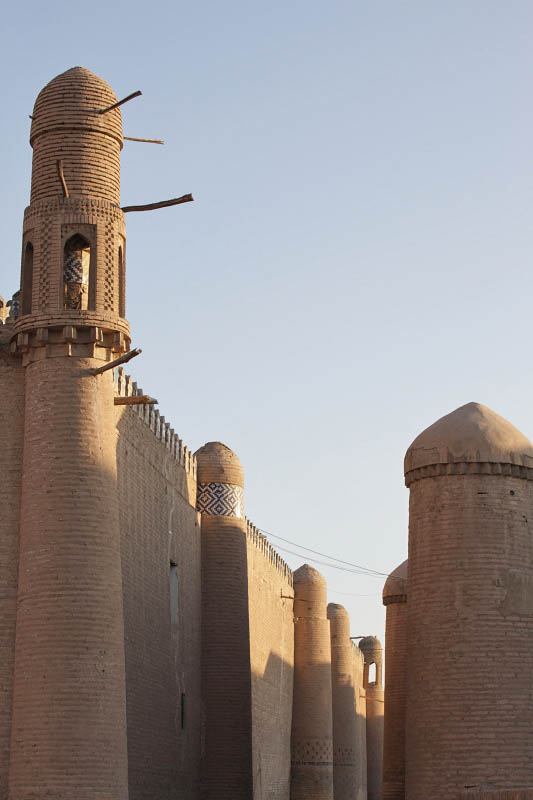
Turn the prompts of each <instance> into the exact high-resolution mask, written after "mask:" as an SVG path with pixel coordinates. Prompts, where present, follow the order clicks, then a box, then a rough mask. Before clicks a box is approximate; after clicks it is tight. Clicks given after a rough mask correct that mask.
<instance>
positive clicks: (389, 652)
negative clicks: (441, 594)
mask: <svg viewBox="0 0 533 800" xmlns="http://www.w3.org/2000/svg"><path fill="white" fill-rule="evenodd" d="M407 565H408V562H407V560H406V561H404V562H403V563H402V564H400V566H399V567H396V569H395V570H394V571H393V572H391V574H390V575H389V577H388V578H387V580H386V581H385V586H384V587H383V605H384V606H385V607H386V609H387V621H386V628H385V712H384V730H383V800H404V798H405V699H406V698H405V692H406V680H407Z"/></svg>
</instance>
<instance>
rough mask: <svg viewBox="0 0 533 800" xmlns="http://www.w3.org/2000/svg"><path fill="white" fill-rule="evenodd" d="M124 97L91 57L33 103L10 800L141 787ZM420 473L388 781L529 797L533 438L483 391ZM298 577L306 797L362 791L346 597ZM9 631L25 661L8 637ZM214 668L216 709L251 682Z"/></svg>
mask: <svg viewBox="0 0 533 800" xmlns="http://www.w3.org/2000/svg"><path fill="white" fill-rule="evenodd" d="M115 103H116V97H115V95H114V93H113V92H112V90H111V89H110V88H109V87H108V86H107V84H105V83H104V82H103V81H101V80H100V79H98V78H96V76H94V75H92V74H91V73H89V72H88V71H86V70H82V69H81V68H75V69H73V70H69V71H68V72H66V73H64V74H63V75H61V76H59V77H58V78H56V79H55V80H53V81H51V83H49V84H48V85H47V86H46V87H45V88H44V89H43V91H42V92H41V93H40V94H39V96H38V98H37V101H36V103H35V108H34V113H33V118H32V127H31V138H30V141H31V144H32V147H33V169H32V189H31V203H30V205H29V207H28V208H27V209H26V212H25V215H24V229H23V255H22V277H21V290H20V295H19V296H18V297H15V298H14V300H13V303H12V307H11V308H12V312H13V315H12V331H13V336H12V343H11V347H12V354H13V357H14V358H17V359H19V361H21V362H22V364H23V367H24V392H23V395H17V393H16V392H12V393H6V394H5V395H3V397H2V409H1V410H0V415H3V417H2V418H3V420H4V421H5V420H13V425H15V424H18V422H16V420H18V419H19V417H20V424H21V426H22V427H23V432H22V434H21V436H22V437H23V439H24V450H23V464H22V487H21V503H20V507H17V508H15V507H14V506H13V504H11V505H10V504H9V498H10V483H9V482H10V480H11V473H12V471H11V466H12V463H13V461H12V459H15V458H16V457H17V454H16V452H15V451H14V450H13V452H11V451H10V450H9V447H5V448H3V449H2V451H1V452H0V457H1V458H2V475H3V485H2V487H1V491H2V497H3V498H4V499H5V503H4V507H3V514H4V516H5V515H6V514H7V515H11V518H12V519H15V518H16V519H17V542H16V546H15V545H14V543H13V542H12V541H10V540H9V538H8V537H5V536H2V537H1V539H0V548H1V552H0V556H1V557H0V574H1V580H2V586H3V590H4V594H3V603H4V606H3V607H4V609H5V611H6V613H5V614H2V616H1V617H0V649H1V652H2V654H3V655H4V654H7V656H6V658H2V661H1V663H0V677H1V680H2V687H5V686H7V685H9V686H10V687H11V688H10V692H11V694H12V703H11V704H10V708H11V719H8V718H6V715H4V717H3V720H2V723H1V725H0V759H1V761H0V774H2V775H3V776H5V775H7V771H8V770H9V797H10V800H29V798H30V797H32V798H34V797H36V796H41V795H42V796H46V795H48V796H51V797H55V798H57V799H58V800H59V798H70V797H76V798H79V800H90V799H91V800H92V798H96V797H98V798H100V799H101V800H103V798H104V797H114V798H120V800H126V798H127V796H128V788H127V787H128V774H127V770H128V763H127V742H126V719H125V716H126V701H125V700H126V698H125V694H126V685H125V674H124V623H123V590H122V576H121V559H120V527H119V507H118V497H117V465H116V427H115V420H114V416H113V413H112V412H113V397H114V388H113V378H112V373H111V371H107V372H104V373H102V374H99V375H94V374H93V370H94V368H96V367H99V366H102V365H103V364H105V363H106V362H109V361H110V360H112V359H113V358H114V357H115V356H116V355H120V354H121V353H123V352H125V351H127V350H128V349H129V346H130V334H129V326H128V323H127V321H126V319H125V254H126V248H125V225H124V214H123V212H122V211H121V209H120V206H119V183H120V172H119V160H120V150H121V147H122V142H123V137H122V125H121V114H120V109H118V108H114V109H112V110H109V111H107V112H106V113H103V114H99V113H98V111H101V110H103V109H106V108H108V107H109V106H112V105H114V104H115ZM61 178H63V180H62V179H61ZM4 315H5V307H4V306H0V316H2V317H3V316H4ZM8 373H9V369H7V368H6V371H5V374H6V375H7V380H9V374H8ZM20 396H24V397H25V402H24V411H23V415H21V412H20V407H19V406H20V404H19V405H17V402H18V400H20ZM217 458H218V461H217V463H211V461H210V457H209V453H208V452H206V451H204V452H203V453H202V451H200V452H199V454H198V468H199V480H200V482H204V483H209V482H210V481H214V482H217V481H218V482H220V483H222V484H224V485H225V486H232V487H233V488H235V487H237V488H239V481H242V475H241V473H239V471H238V469H237V467H236V466H235V464H234V463H233V462H231V463H228V464H225V463H221V459H220V453H219V454H218V456H217ZM59 466H60V468H59ZM212 467H213V469H214V471H213V472H210V470H211V468H212ZM221 467H222V473H221V472H220V469H221ZM232 470H233V471H232ZM405 474H406V483H407V485H408V486H409V488H410V523H409V558H408V570H406V565H405V564H404V565H402V566H401V567H400V568H399V569H398V570H397V571H396V573H394V574H393V575H392V576H391V577H390V578H389V580H388V581H387V584H386V586H385V590H384V602H385V604H386V606H387V632H386V637H387V641H386V645H387V647H386V678H387V680H386V702H385V737H384V745H383V750H384V752H383V764H384V786H383V798H386V799H387V800H391V798H395V800H400V799H401V798H402V799H403V798H407V800H427V798H439V800H448V798H449V800H451V799H452V798H458V797H460V796H461V793H462V792H466V794H467V795H468V793H470V792H474V791H477V792H481V793H483V792H486V793H487V797H490V793H491V792H493V793H496V792H498V791H504V790H517V791H523V792H524V794H523V795H522V796H523V797H524V798H525V797H526V792H527V788H528V787H529V788H530V787H532V786H533V753H532V745H531V741H532V734H533V578H532V567H533V537H532V535H531V534H532V532H531V524H532V523H531V520H533V507H532V504H533V497H532V488H531V486H532V483H531V482H532V480H533V445H532V444H531V442H530V441H529V440H528V439H527V438H526V437H525V436H523V435H522V434H521V433H520V432H519V431H517V430H516V428H514V427H513V426H512V425H510V424H509V423H508V422H506V421H505V420H503V419H502V418H501V417H499V416H498V415H496V414H494V413H493V412H491V411H490V410H489V409H486V408H484V407H483V406H479V405H477V404H469V405H467V406H463V407H462V408H460V409H458V410H457V411H455V412H453V413H452V414H450V415H448V416H447V417H444V418H443V419H441V420H439V421H438V422H437V423H435V424H434V425H433V426H431V427H430V428H428V429H427V430H426V431H424V432H423V433H422V434H421V435H420V436H419V437H418V438H417V439H416V440H415V441H414V442H413V444H412V445H411V447H410V448H409V450H408V452H407V455H406V459H405ZM217 475H218V477H217ZM241 486H242V483H241ZM95 500H96V502H95ZM236 519H237V518H236V517H228V516H225V515H224V514H222V515H218V516H210V515H209V514H202V535H203V537H204V543H205V549H206V552H207V554H208V557H207V561H206V563H207V564H209V551H210V546H211V545H210V542H212V543H213V550H212V553H213V558H214V559H215V558H220V557H221V556H220V550H218V551H216V540H217V538H220V534H221V531H222V529H223V535H224V536H225V542H226V545H227V547H226V552H225V555H224V557H225V558H227V559H228V572H227V574H228V575H231V574H232V573H231V568H232V565H233V560H232V557H231V542H232V537H236V536H237V534H238V533H239V531H240V533H241V534H242V532H243V525H244V522H243V521H242V516H239V517H238V521H236ZM15 552H16V558H14V557H13V553H15ZM406 571H407V580H406ZM233 574H234V575H235V572H234V573H233ZM233 588H234V586H228V590H232V589H233ZM294 595H295V598H294V620H295V621H294V638H295V662H294V687H293V688H294V699H293V712H294V713H293V722H292V788H291V792H292V798H293V800H304V798H305V800H308V798H312V799H313V800H332V798H333V797H334V798H335V800H338V798H342V800H353V791H352V796H351V795H350V793H349V791H350V790H348V792H345V787H344V788H343V786H342V784H343V780H341V778H340V776H341V775H342V770H340V771H339V770H337V775H336V773H335V759H336V758H337V766H338V767H339V768H340V767H342V766H344V767H346V764H344V765H343V764H342V763H341V758H340V756H339V754H340V753H342V750H343V748H345V749H346V750H347V751H348V750H349V748H350V747H351V745H350V742H352V743H353V741H354V738H353V737H354V726H356V725H357V715H354V713H353V704H352V706H351V707H350V704H349V703H346V702H345V701H344V700H343V696H344V695H350V680H352V683H353V669H352V673H351V674H352V678H350V664H352V665H353V660H354V656H353V650H354V649H353V648H351V647H350V645H349V644H348V639H349V635H348V634H349V628H348V623H347V617H346V615H345V613H344V612H343V610H342V608H340V607H338V606H330V607H329V608H328V609H327V608H326V601H325V586H324V583H323V579H322V578H321V576H318V573H316V571H314V570H312V569H311V568H309V567H304V568H302V569H301V570H298V571H297V572H296V573H295V575H294ZM204 602H205V604H207V605H204V608H203V613H205V614H207V615H209V616H210V617H211V618H212V619H214V620H216V619H217V614H221V613H222V606H221V604H220V603H217V599H216V595H215V594H211V595H207V596H206V598H205V600H204ZM209 604H211V605H210V606H209ZM328 617H329V619H328ZM15 618H16V634H15V633H14V626H12V625H11V622H10V620H11V619H15ZM221 623H224V619H221ZM10 626H11V627H10ZM328 631H329V635H327V633H328ZM13 636H15V646H14V651H13V658H12V659H11V655H10V653H11V650H10V649H8V648H7V647H5V646H4V645H5V641H4V639H6V640H7V639H8V638H9V639H10V638H11V637H13ZM205 646H206V648H209V647H211V648H213V653H214V656H213V657H212V658H210V659H209V661H210V663H211V664H214V663H215V662H216V655H217V653H222V652H223V651H224V649H225V650H226V651H227V646H226V641H225V637H224V629H223V624H221V626H220V638H219V639H218V640H217V639H216V638H212V639H211V638H210V641H209V642H206V645H205ZM241 646H242V647H243V648H245V645H244V643H242V642H241ZM217 648H219V650H218V651H217ZM361 651H362V652H363V653H364V660H365V667H364V668H365V674H366V678H365V685H366V699H367V703H366V706H367V711H366V717H367V718H366V723H365V725H366V743H367V756H368V769H367V774H368V776H369V785H368V797H369V800H379V793H380V788H379V775H380V771H381V755H380V749H379V733H378V732H379V728H380V724H381V720H380V717H381V712H380V707H381V708H382V691H383V689H382V686H381V677H380V673H379V669H378V674H377V676H376V681H375V682H374V685H371V683H370V681H369V677H368V671H369V668H370V665H371V664H372V663H377V662H379V660H380V655H379V654H380V647H379V643H377V641H376V640H374V639H373V638H372V637H369V638H368V639H366V640H363V642H362V643H361ZM238 652H239V651H238V648H237V649H236V652H235V654H232V658H233V655H235V657H237V655H238ZM245 657H246V653H244V654H243V659H244V658H245ZM232 663H234V662H232ZM235 663H237V662H235ZM241 663H242V662H241ZM319 675H322V679H321V680H320V679H318V677H317V676H319ZM207 677H208V680H207V681H206V684H205V699H206V703H207V706H208V708H211V709H215V710H216V709H217V704H218V707H220V704H221V703H223V702H226V706H227V705H228V701H230V700H231V693H232V691H234V692H235V697H238V696H239V691H240V689H241V687H242V680H241V677H242V676H240V675H239V672H238V671H235V672H234V673H233V674H232V673H231V672H230V673H229V674H226V680H225V681H224V680H222V671H217V670H216V669H214V670H213V673H212V674H211V675H209V676H207ZM244 679H246V675H245V676H244ZM328 686H329V689H328ZM372 700H374V701H375V702H374V703H372ZM369 701H370V702H369ZM332 710H333V711H332ZM215 717H216V714H215ZM220 718H221V717H220V716H219V719H220ZM234 720H235V725H236V727H235V728H233V729H232V730H231V736H228V735H226V738H227V739H231V738H232V737H233V738H234V739H235V740H236V739H238V737H239V736H240V737H242V739H243V742H244V744H243V748H242V751H241V752H242V753H245V751H246V746H245V744H246V741H248V738H249V731H250V728H249V726H248V727H242V730H241V729H239V727H238V724H239V720H240V723H244V722H245V715H242V716H241V717H240V718H239V717H238V716H236V717H234ZM80 721H83V722H82V723H81V722H80ZM213 724H215V723H213ZM328 726H329V728H328ZM213 730H214V727H213V726H211V727H210V726H209V725H208V726H207V738H206V748H207V750H208V751H209V747H210V746H211V745H210V742H215V745H216V746H215V747H214V750H213V754H212V759H215V760H216V758H217V757H220V758H221V764H220V771H223V770H224V769H225V768H227V765H226V764H225V763H222V760H223V756H222V752H223V751H222V750H218V747H219V746H220V742H221V741H222V739H223V737H224V735H225V731H224V730H220V731H219V732H218V736H213ZM210 731H211V734H212V735H211V739H210ZM317 731H318V732H319V734H318V735H317ZM328 731H329V732H330V733H328ZM247 737H248V738H247ZM313 740H315V741H314V745H313ZM372 742H375V743H376V744H375V746H374V744H372ZM249 746H251V745H249ZM313 746H314V748H315V750H314V752H311V750H309V748H312V747H313ZM211 763H213V764H214V763H215V761H214V760H212V761H211ZM247 763H249V758H248V761H247ZM354 763H355V762H354ZM372 776H378V778H376V779H374V778H373V777H372ZM344 782H345V781H344ZM345 783H346V782H345ZM343 792H344V794H343ZM234 796H239V797H241V796H242V797H245V796H247V795H246V793H243V792H242V790H241V791H240V794H238V795H234ZM248 796H251V795H250V794H248ZM212 797H213V800H221V797H222V795H219V797H216V795H215V794H213V795H212ZM231 800H233V798H232V799H231Z"/></svg>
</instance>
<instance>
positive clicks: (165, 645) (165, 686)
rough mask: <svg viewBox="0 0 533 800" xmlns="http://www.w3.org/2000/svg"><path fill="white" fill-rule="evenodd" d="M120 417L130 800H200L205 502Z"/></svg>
mask: <svg viewBox="0 0 533 800" xmlns="http://www.w3.org/2000/svg"><path fill="white" fill-rule="evenodd" d="M116 411H117V416H118V421H117V433H118V446H117V470H118V488H119V504H120V531H121V554H122V575H123V591H124V629H125V653H126V698H127V702H126V706H127V720H128V761H129V797H130V800H171V799H172V800H174V798H175V797H176V796H179V798H180V800H197V798H198V794H199V770H200V749H201V736H200V734H201V697H200V690H201V687H200V670H201V663H200V648H201V631H200V624H201V593H200V554H201V550H200V527H199V520H198V515H197V513H196V511H195V509H194V502H195V496H196V495H195V491H194V487H193V486H191V480H190V474H189V473H188V472H187V471H186V469H185V467H184V466H183V465H182V464H181V463H180V461H179V460H178V459H176V458H175V456H174V453H173V452H172V450H171V449H170V448H169V447H167V446H166V444H165V442H164V441H162V440H161V438H158V437H157V436H156V435H155V432H154V431H153V430H151V429H150V427H149V426H148V425H147V424H146V422H145V421H144V419H142V418H141V416H140V415H139V414H138V413H137V412H136V411H134V410H133V408H124V407H117V409H116ZM171 570H172V571H171ZM171 581H172V582H173V583H174V586H173V591H172V593H171ZM177 792H179V794H178V795H177V794H176V793H177Z"/></svg>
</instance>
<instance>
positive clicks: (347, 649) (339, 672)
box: [328, 603, 360, 800]
mask: <svg viewBox="0 0 533 800" xmlns="http://www.w3.org/2000/svg"><path fill="white" fill-rule="evenodd" d="M328 619H329V622H330V633H331V693H332V709H333V788H334V797H335V800H354V798H356V797H357V793H358V791H359V789H360V785H358V778H359V775H358V766H359V765H358V763H357V762H358V757H359V752H358V742H357V728H356V726H357V717H356V709H355V692H356V686H355V683H354V674H353V668H354V664H353V652H352V650H353V648H352V642H351V639H350V617H349V615H348V612H347V611H346V609H345V608H343V606H341V605H338V604H336V603H330V604H329V605H328ZM358 688H359V687H357V689H358Z"/></svg>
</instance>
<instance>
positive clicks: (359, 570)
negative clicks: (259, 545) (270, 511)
mask: <svg viewBox="0 0 533 800" xmlns="http://www.w3.org/2000/svg"><path fill="white" fill-rule="evenodd" d="M258 530H259V531H261V533H263V534H264V535H265V536H271V537H272V538H274V539H279V540H280V541H281V542H286V543H287V544H291V545H293V546H294V547H298V548H300V550H306V551H307V552H308V553H314V554H315V555H317V556H322V558H329V559H330V561H337V562H338V563H339V564H345V565H346V566H347V567H351V568H352V569H347V568H346V567H339V566H337V565H336V564H329V563H327V562H325V561H319V560H318V559H316V558H311V557H310V556H308V558H309V561H315V562H316V563H317V564H322V565H323V566H326V567H333V569H340V570H342V571H343V572H351V573H353V574H355V575H370V576H371V577H374V578H388V577H389V576H390V575H391V573H390V572H379V571H378V570H376V569H370V568H369V567H363V566H361V565H360V564H353V563H352V562H351V561H345V560H344V559H342V558H337V557H336V556H330V555H328V554H327V553H321V552H320V551H319V550H313V549H312V548H311V547H305V546H304V545H303V544H298V542H291V540H290V539H284V538H283V536H278V535H277V534H275V533H270V531H265V530H263V529H262V528H259V529H258ZM277 547H278V550H284V548H283V547H280V546H279V545H278V546H277ZM284 552H286V553H290V554H291V555H293V556H299V557H300V558H301V557H302V554H301V553H295V552H294V551H292V550H287V549H285V550H284ZM395 577H396V576H395ZM400 580H402V579H400ZM403 580H405V579H403Z"/></svg>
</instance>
